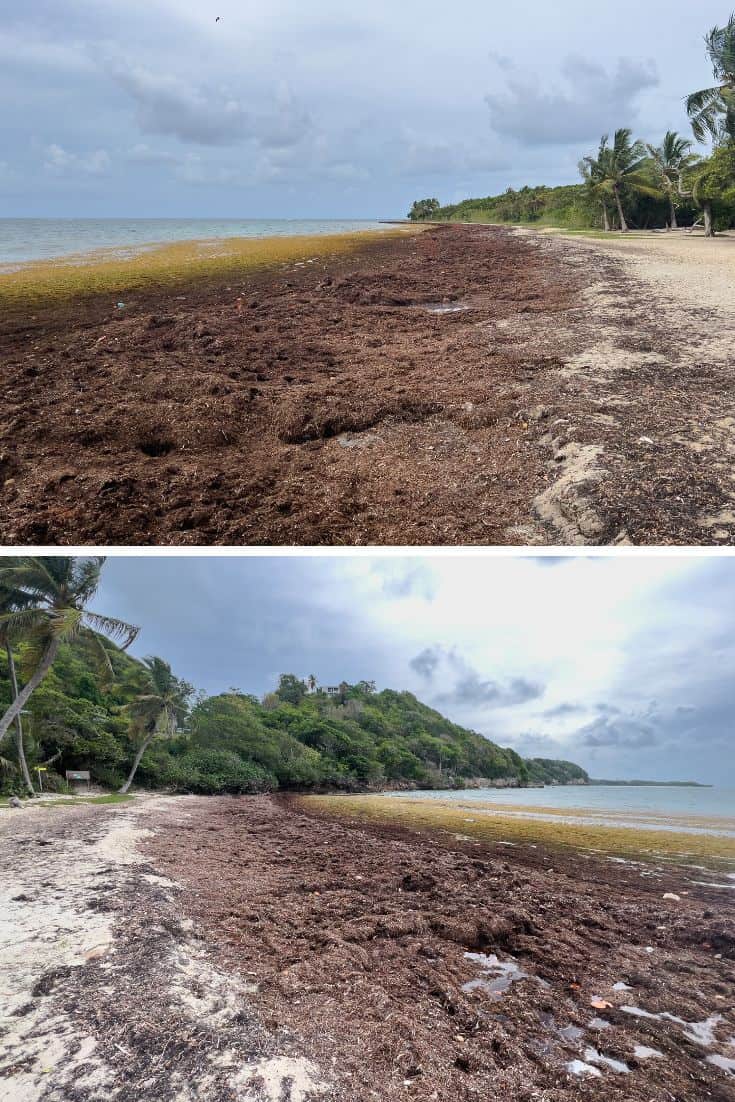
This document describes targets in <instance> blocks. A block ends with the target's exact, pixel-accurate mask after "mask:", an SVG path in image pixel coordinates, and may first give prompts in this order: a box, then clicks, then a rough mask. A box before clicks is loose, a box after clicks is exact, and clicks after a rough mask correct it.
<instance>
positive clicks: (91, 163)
mask: <svg viewBox="0 0 735 1102" xmlns="http://www.w3.org/2000/svg"><path fill="white" fill-rule="evenodd" d="M43 167H44V169H45V170H46V171H47V172H51V173H53V174H55V175H75V174H82V175H85V176H105V175H107V173H109V172H110V169H111V168H112V159H111V157H110V154H109V153H108V152H107V150H106V149H95V150H93V151H92V152H90V153H70V152H69V151H68V150H66V149H64V148H63V146H61V145H57V144H56V143H53V144H52V145H49V146H46V149H45V151H44V162H43Z"/></svg>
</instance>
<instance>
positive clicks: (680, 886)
mask: <svg viewBox="0 0 735 1102" xmlns="http://www.w3.org/2000/svg"><path fill="white" fill-rule="evenodd" d="M146 850H147V852H148V854H149V856H150V858H151V860H152V861H153V862H154V864H155V865H156V867H158V868H160V869H162V870H164V871H167V872H168V873H169V874H170V875H172V876H173V877H175V878H176V879H177V880H179V881H180V883H181V884H182V887H183V893H182V895H181V902H182V906H183V907H184V909H185V910H186V911H187V912H189V911H190V912H191V913H192V915H193V916H194V917H195V919H196V921H197V923H198V924H200V925H201V927H202V928H205V929H207V930H208V931H210V936H213V937H214V938H215V939H216V941H217V942H218V943H219V945H220V952H221V954H222V960H223V961H224V962H226V963H227V966H228V967H230V968H232V969H233V970H239V969H242V968H254V969H256V970H257V974H258V983H259V991H258V995H257V997H256V1005H257V1007H258V1010H259V1012H260V1013H261V1014H262V1015H263V1018H264V1020H265V1021H266V1022H269V1023H276V1022H277V1023H279V1024H281V1025H284V1024H285V1025H287V1026H288V1027H289V1028H290V1029H293V1030H294V1031H296V1032H297V1033H298V1034H299V1036H300V1038H301V1044H302V1045H303V1046H305V1052H306V1054H307V1055H308V1056H310V1057H311V1059H312V1060H314V1061H315V1062H316V1063H317V1064H320V1065H321V1066H324V1067H329V1066H332V1067H333V1075H334V1081H335V1085H336V1088H337V1092H338V1097H339V1098H340V1099H344V1102H374V1100H380V1102H388V1100H390V1102H396V1100H398V1099H403V1098H405V1099H411V1098H415V1099H420V1100H421V1102H424V1100H429V1099H437V1100H441V1102H480V1100H483V1102H485V1100H487V1099H489V1098H499V1099H500V1098H502V1099H513V1100H514V1102H572V1100H575V1102H577V1100H578V1099H595V1100H597V1099H606V1100H612V1102H615V1100H618V1102H672V1099H676V1100H677V1102H703V1100H704V1099H709V1100H711V1102H726V1100H727V1102H732V1100H733V1099H735V1079H733V1078H732V1075H731V1072H730V1071H728V1068H730V1069H731V1070H732V1069H735V1005H734V1003H733V991H734V987H733V984H734V982H735V921H734V919H733V910H732V891H728V890H727V889H721V890H720V889H713V888H705V887H702V886H699V885H697V884H696V883H694V881H695V880H696V878H697V876H698V875H699V874H697V873H696V872H694V873H692V872H691V871H690V872H686V871H682V870H678V869H675V868H671V869H668V870H667V869H663V868H656V867H652V866H649V865H645V864H644V865H638V864H636V863H635V862H622V863H621V862H620V861H618V860H611V859H604V858H595V857H593V856H591V855H589V854H587V855H574V854H571V853H569V852H566V853H565V854H563V853H561V852H555V853H553V854H551V853H549V852H548V851H543V850H542V849H541V848H536V847H534V846H526V847H522V846H518V847H508V846H505V845H502V844H491V845H486V846H480V845H473V844H472V843H470V842H469V841H468V842H463V841H462V840H457V839H455V838H454V836H453V835H445V836H443V839H442V840H441V841H440V842H438V841H437V840H435V839H433V838H426V837H419V836H417V835H416V834H415V833H412V832H410V831H400V830H393V829H388V828H383V829H379V828H377V827H368V826H366V825H364V824H361V823H357V822H355V823H354V824H353V825H345V824H343V823H339V822H336V821H334V820H330V819H324V818H317V817H312V816H310V815H305V814H303V813H302V812H301V811H300V810H299V809H298V807H297V808H296V809H295V810H294V809H293V808H290V807H288V806H284V805H282V804H279V803H278V802H276V801H274V800H271V799H268V798H253V799H248V800H234V799H218V800H213V801H210V802H209V804H208V805H207V813H206V817H203V816H197V815H193V816H192V818H191V819H189V820H188V821H187V823H186V824H184V825H183V826H182V828H181V829H177V831H176V832H175V834H174V835H172V834H171V833H170V832H164V831H163V830H160V831H158V832H157V833H156V835H155V837H153V838H152V839H150V840H149V842H147V843H146ZM672 895H673V896H674V898H671V896H672ZM255 962H257V963H255ZM626 1007H628V1009H627V1010H626V1009H625V1008H626Z"/></svg>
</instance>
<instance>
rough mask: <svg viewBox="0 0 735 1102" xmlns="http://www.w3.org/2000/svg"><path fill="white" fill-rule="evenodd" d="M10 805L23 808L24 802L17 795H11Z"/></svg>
mask: <svg viewBox="0 0 735 1102" xmlns="http://www.w3.org/2000/svg"><path fill="white" fill-rule="evenodd" d="M8 807H14V808H20V809H21V811H22V810H23V804H22V803H21V802H20V800H19V799H18V797H17V796H11V797H10V799H9V800H8Z"/></svg>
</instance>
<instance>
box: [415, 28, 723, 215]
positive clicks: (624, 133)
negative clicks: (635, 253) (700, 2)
mask: <svg viewBox="0 0 735 1102" xmlns="http://www.w3.org/2000/svg"><path fill="white" fill-rule="evenodd" d="M705 41H706V45H707V54H708V57H709V59H710V62H711V64H712V70H713V74H714V76H715V79H716V81H717V83H716V84H715V85H714V86H713V87H712V88H705V89H703V90H702V91H699V92H695V93H693V94H692V95H690V96H689V97H688V99H687V109H688V113H689V117H690V120H691V125H692V132H693V135H694V138H695V139H696V140H697V141H698V142H704V141H706V140H710V139H711V141H712V152H711V154H710V155H709V156H704V157H700V156H698V155H696V154H695V153H694V152H693V142H691V141H689V140H688V139H687V138H683V137H681V136H680V135H679V134H676V133H675V132H674V131H671V130H670V131H668V132H667V133H666V134H665V136H664V138H663V141H662V142H661V145H659V146H654V145H651V144H644V143H643V142H641V141H634V140H633V136H632V133H631V131H630V130H629V129H626V128H624V127H621V128H620V129H618V130H617V131H616V132H615V135H614V137H613V140H612V141H610V139H609V137H608V135H605V136H603V138H602V139H601V141H600V145H599V148H598V150H597V153H596V154H588V155H587V156H585V157H583V158H582V160H581V161H580V165H579V169H580V175H581V177H582V180H583V183H582V184H576V185H569V186H566V187H553V188H549V187H524V188H521V189H520V190H519V191H516V190H514V189H513V188H509V189H508V190H507V191H505V192H504V193H503V194H502V195H492V196H488V197H487V198H485V199H466V200H464V202H462V203H457V204H455V205H453V206H444V207H442V206H441V204H440V203H439V201H438V200H437V199H421V200H418V201H417V202H415V203H414V205H413V207H412V209H411V211H410V212H409V215H408V217H409V218H410V219H411V220H412V221H429V220H430V221H450V222H507V223H523V222H526V223H535V224H537V225H540V226H544V225H547V226H559V227H562V228H567V229H602V230H605V231H609V230H612V229H620V230H623V231H625V230H628V229H629V228H637V229H649V228H663V227H669V228H671V229H676V228H678V226H691V225H693V224H694V223H695V222H698V221H699V220H701V221H702V222H703V224H704V228H705V233H706V234H707V235H711V234H714V233H715V232H716V231H717V230H718V229H728V228H730V227H732V226H735V15H732V16H731V17H730V19H729V21H728V23H727V24H726V25H725V26H723V27H714V28H713V29H712V30H711V31H710V32H709V34H708V35H707V36H706V39H705Z"/></svg>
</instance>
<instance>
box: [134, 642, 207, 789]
mask: <svg viewBox="0 0 735 1102" xmlns="http://www.w3.org/2000/svg"><path fill="white" fill-rule="evenodd" d="M143 665H144V666H145V670H146V680H145V686H144V687H145V689H146V691H145V692H143V693H140V694H139V696H138V697H137V698H136V699H135V700H134V701H133V703H132V704H130V705H128V712H129V714H130V717H131V719H132V723H133V730H134V732H135V733H136V735H137V736H138V737H139V738H140V745H139V746H138V749H137V751H136V754H135V758H134V759H133V764H132V767H131V769H130V773H129V774H128V779H127V780H126V781H125V784H124V785H123V786H122V788H121V789H120V793H121V794H125V793H126V792H127V791H128V789H129V788H130V785H131V784H132V783H133V778H134V777H135V774H136V773H137V771H138V766H139V765H140V762H141V759H142V757H143V755H144V754H145V752H146V750H147V749H148V747H149V746H150V744H151V743H152V742H153V740H154V738H173V736H174V735H175V734H176V729H177V727H178V725H179V723H180V722H182V721H183V719H184V718H185V716H186V712H187V704H188V700H189V697H190V696H191V695H192V693H193V692H194V687H193V685H189V684H188V682H186V681H180V680H179V678H178V677H174V675H173V673H172V672H171V667H170V666H169V664H168V662H164V660H163V659H162V658H146V659H145V660H144V662H143Z"/></svg>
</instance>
